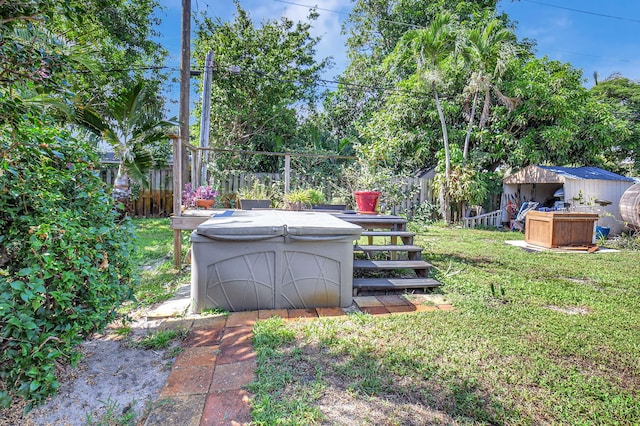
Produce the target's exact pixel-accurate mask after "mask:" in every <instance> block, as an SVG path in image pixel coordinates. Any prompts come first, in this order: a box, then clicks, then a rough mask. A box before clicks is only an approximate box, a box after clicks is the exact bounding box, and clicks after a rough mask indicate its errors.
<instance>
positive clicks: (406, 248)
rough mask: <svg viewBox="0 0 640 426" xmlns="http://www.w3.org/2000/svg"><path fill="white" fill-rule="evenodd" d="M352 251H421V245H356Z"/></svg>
mask: <svg viewBox="0 0 640 426" xmlns="http://www.w3.org/2000/svg"><path fill="white" fill-rule="evenodd" d="M353 250H354V251H406V252H422V247H420V246H416V245H412V244H407V245H372V246H369V245H356V246H354V247H353Z"/></svg>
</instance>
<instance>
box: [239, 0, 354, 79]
mask: <svg viewBox="0 0 640 426" xmlns="http://www.w3.org/2000/svg"><path fill="white" fill-rule="evenodd" d="M299 4H303V5H316V6H317V7H318V8H319V9H321V10H317V13H318V15H319V16H318V18H317V19H316V20H314V21H312V22H311V25H312V28H311V30H310V33H311V36H313V37H320V42H319V43H318V45H317V46H316V58H317V59H318V60H322V59H324V58H326V57H329V56H330V57H332V60H333V62H334V63H335V65H334V67H333V68H332V69H331V70H330V71H329V72H328V73H327V75H326V76H325V77H326V78H328V79H332V78H333V77H334V76H335V75H337V74H340V73H341V72H342V70H343V69H344V68H345V66H346V47H345V42H346V37H345V36H343V35H342V34H341V30H342V20H343V19H345V18H346V16H347V15H346V14H345V13H336V12H347V11H348V8H350V7H351V6H350V5H349V4H348V3H347V7H346V8H345V2H344V1H341V0H324V1H320V2H317V3H314V2H312V1H310V0H301V1H300V3H299ZM243 7H245V8H246V9H247V11H248V12H249V14H250V15H251V18H252V19H253V20H254V21H255V22H260V21H261V20H266V19H272V20H278V19H280V17H282V16H286V17H287V18H289V19H291V20H293V21H294V22H297V21H302V22H308V16H309V7H306V6H299V5H294V4H289V3H280V2H276V1H272V2H264V1H263V2H260V3H259V4H258V5H256V6H255V7H250V6H247V5H243ZM334 11H335V12H334Z"/></svg>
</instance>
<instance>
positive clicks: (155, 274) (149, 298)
mask: <svg viewBox="0 0 640 426" xmlns="http://www.w3.org/2000/svg"><path fill="white" fill-rule="evenodd" d="M133 224H134V226H135V234H136V239H137V247H138V251H137V261H138V263H139V264H140V266H141V274H140V283H138V285H137V286H136V288H135V290H134V296H135V298H136V304H135V305H136V306H137V307H145V306H150V305H153V304H154V303H158V302H162V301H164V300H167V299H169V298H171V297H172V296H173V295H174V294H175V291H176V289H177V288H178V287H179V286H180V285H184V284H187V283H188V282H189V274H188V273H185V272H182V271H177V270H176V269H175V268H174V266H173V230H172V229H171V225H170V222H169V219H168V218H160V219H133ZM182 234H183V235H182V239H183V244H182V247H183V254H182V255H183V256H184V255H185V253H186V250H187V248H188V247H189V239H188V238H189V236H188V233H186V232H183V233H182ZM125 309H131V306H127V307H126V308H125Z"/></svg>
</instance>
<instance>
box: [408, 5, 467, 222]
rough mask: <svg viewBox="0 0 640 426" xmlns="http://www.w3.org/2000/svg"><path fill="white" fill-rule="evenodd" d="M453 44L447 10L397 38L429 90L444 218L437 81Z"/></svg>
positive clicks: (445, 141)
mask: <svg viewBox="0 0 640 426" xmlns="http://www.w3.org/2000/svg"><path fill="white" fill-rule="evenodd" d="M455 44H456V37H455V34H454V32H453V31H452V28H451V16H450V15H448V14H439V15H436V16H435V17H434V19H433V21H431V24H430V25H429V26H428V27H427V28H420V29H416V30H412V31H408V32H407V33H405V35H404V36H403V38H402V40H401V41H400V49H405V48H406V49H407V52H409V54H410V55H411V56H412V58H413V59H414V60H415V62H416V66H417V72H418V75H419V77H420V79H421V80H422V81H423V82H424V84H425V85H426V86H427V87H429V88H430V89H431V91H432V92H433V98H434V100H435V103H436V109H437V110H438V117H439V118H440V125H441V127H442V140H443V144H444V155H445V172H444V184H443V185H442V186H441V188H440V204H441V209H442V215H443V217H444V219H445V220H446V221H449V219H450V217H449V216H450V215H449V213H450V208H449V199H450V197H449V192H448V182H449V177H450V174H451V153H450V149H449V135H448V132H447V122H446V120H445V116H444V112H443V111H442V106H441V105H440V96H439V94H438V84H439V83H440V82H441V75H442V64H443V63H444V62H445V60H446V59H447V58H449V57H450V55H451V54H452V53H453V52H454V51H455Z"/></svg>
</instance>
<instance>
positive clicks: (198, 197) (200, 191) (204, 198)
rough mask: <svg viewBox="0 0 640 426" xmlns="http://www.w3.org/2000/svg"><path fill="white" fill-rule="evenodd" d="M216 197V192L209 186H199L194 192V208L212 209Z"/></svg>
mask: <svg viewBox="0 0 640 426" xmlns="http://www.w3.org/2000/svg"><path fill="white" fill-rule="evenodd" d="M217 196H218V191H216V190H214V189H213V188H211V186H209V185H205V186H199V187H198V188H197V189H196V190H195V205H196V207H202V208H205V209H210V208H211V207H213V203H214V202H215V200H216V197H217Z"/></svg>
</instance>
